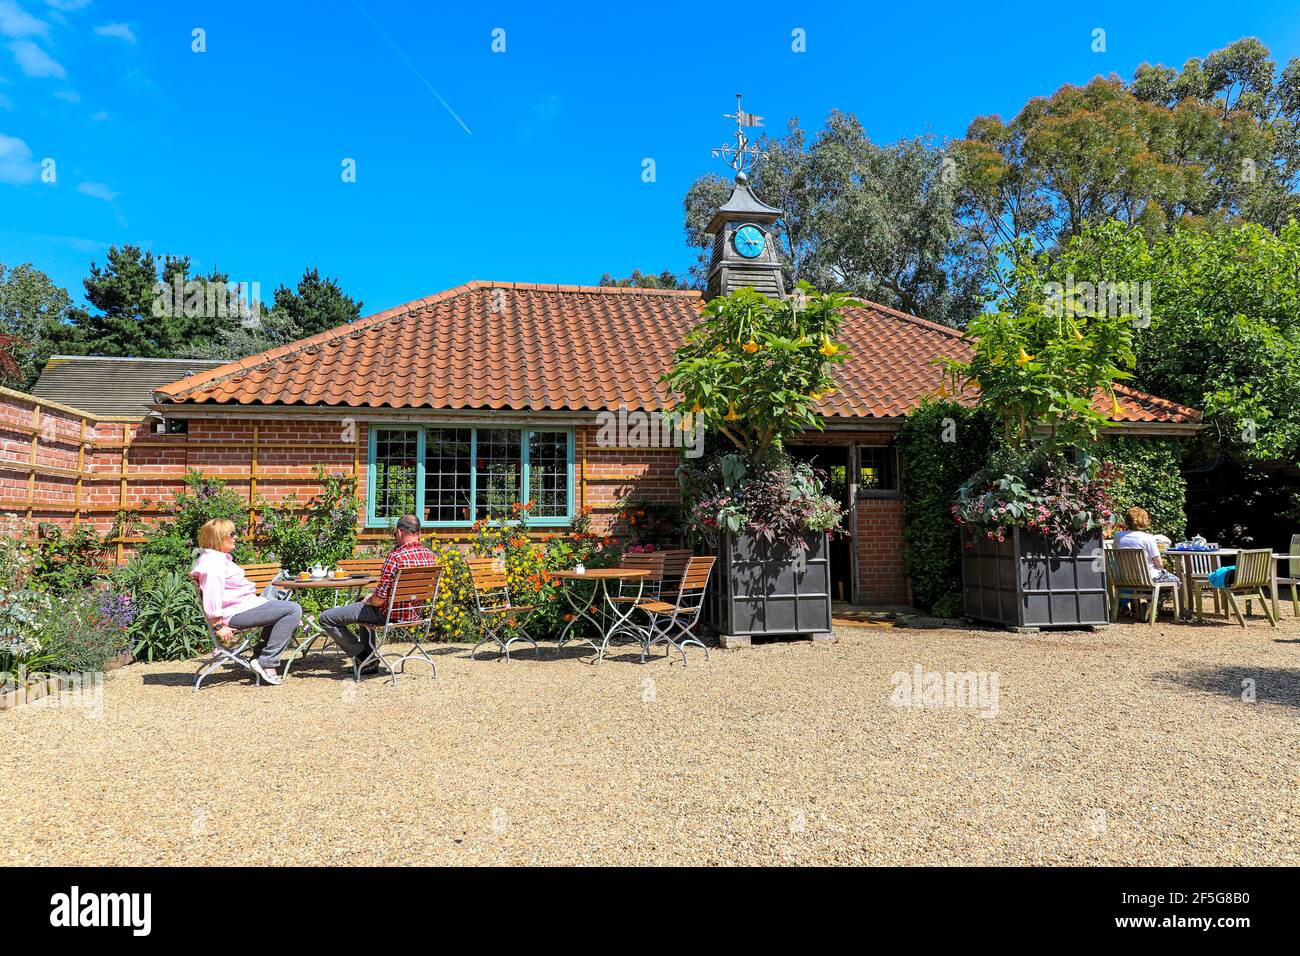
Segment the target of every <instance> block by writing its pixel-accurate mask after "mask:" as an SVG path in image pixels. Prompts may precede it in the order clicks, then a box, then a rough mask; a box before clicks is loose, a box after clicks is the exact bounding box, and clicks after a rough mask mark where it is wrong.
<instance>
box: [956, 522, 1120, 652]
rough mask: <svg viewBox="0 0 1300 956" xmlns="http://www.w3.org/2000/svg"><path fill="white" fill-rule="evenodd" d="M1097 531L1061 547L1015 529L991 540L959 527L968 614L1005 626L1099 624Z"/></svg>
mask: <svg viewBox="0 0 1300 956" xmlns="http://www.w3.org/2000/svg"><path fill="white" fill-rule="evenodd" d="M1101 553H1102V546H1101V533H1100V532H1097V533H1095V534H1093V535H1090V536H1089V537H1086V538H1084V539H1082V540H1080V541H1079V542H1078V544H1077V545H1076V546H1075V547H1074V548H1073V549H1070V550H1067V549H1064V548H1062V547H1060V546H1059V545H1058V544H1056V543H1055V542H1054V541H1050V540H1048V539H1047V538H1045V537H1043V536H1042V535H1037V534H1030V533H1028V532H1025V531H1022V530H1021V529H1019V528H1016V529H1013V531H1012V533H1011V534H1010V535H1008V536H1007V539H1006V540H1005V541H990V540H989V539H988V538H986V537H984V536H983V535H978V534H971V533H970V532H969V531H968V530H966V529H964V528H963V529H962V535H961V576H962V593H963V596H964V598H965V610H966V615H967V616H968V617H972V618H974V619H975V620H977V621H988V622H990V623H993V624H1003V625H1005V626H1007V627H1025V628H1039V627H1100V626H1104V625H1107V624H1109V623H1110V619H1109V617H1108V615H1107V606H1106V603H1107V594H1106V562H1105V561H1104V560H1103V559H1101V558H1099V557H1098V555H1100V554H1101Z"/></svg>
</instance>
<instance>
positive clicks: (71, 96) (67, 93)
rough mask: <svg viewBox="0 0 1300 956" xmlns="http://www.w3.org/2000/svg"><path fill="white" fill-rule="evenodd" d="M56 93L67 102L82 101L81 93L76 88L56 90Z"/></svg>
mask: <svg viewBox="0 0 1300 956" xmlns="http://www.w3.org/2000/svg"><path fill="white" fill-rule="evenodd" d="M54 95H55V96H56V97H58V98H59V99H61V100H63V101H64V102H66V103H80V102H81V94H80V93H78V92H77V91H76V90H56V91H55V93H54Z"/></svg>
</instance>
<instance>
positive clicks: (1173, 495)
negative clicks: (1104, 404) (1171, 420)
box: [1101, 437, 1187, 541]
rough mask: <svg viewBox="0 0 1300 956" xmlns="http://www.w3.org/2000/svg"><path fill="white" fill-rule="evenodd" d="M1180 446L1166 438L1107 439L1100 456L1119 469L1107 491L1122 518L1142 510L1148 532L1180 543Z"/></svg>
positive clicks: (1183, 499)
mask: <svg viewBox="0 0 1300 956" xmlns="http://www.w3.org/2000/svg"><path fill="white" fill-rule="evenodd" d="M1182 453H1183V447H1182V444H1181V443H1180V442H1177V441H1173V440H1171V439H1168V438H1142V437H1133V438H1108V439H1106V441H1105V443H1104V444H1103V446H1102V450H1101V456H1102V457H1103V458H1105V459H1107V460H1108V461H1113V462H1115V464H1116V465H1118V466H1119V480H1118V481H1117V482H1116V483H1115V487H1114V488H1112V489H1111V493H1112V495H1114V498H1115V502H1116V504H1117V505H1118V506H1119V512H1120V514H1121V515H1122V514H1123V513H1124V512H1125V511H1126V510H1127V509H1129V508H1132V507H1134V506H1137V507H1139V508H1145V509H1146V511H1147V512H1148V513H1149V514H1150V515H1151V529H1152V531H1155V532H1158V533H1160V534H1165V535H1168V536H1169V537H1170V538H1171V539H1173V540H1174V541H1181V540H1182V539H1183V537H1184V536H1185V535H1186V534H1187V480H1186V479H1185V478H1183V475H1182V472H1181V470H1180V469H1181V463H1182Z"/></svg>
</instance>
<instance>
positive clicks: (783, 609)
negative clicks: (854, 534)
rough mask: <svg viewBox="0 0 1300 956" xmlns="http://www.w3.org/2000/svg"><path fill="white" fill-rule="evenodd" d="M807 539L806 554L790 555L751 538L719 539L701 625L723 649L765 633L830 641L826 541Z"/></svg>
mask: <svg viewBox="0 0 1300 956" xmlns="http://www.w3.org/2000/svg"><path fill="white" fill-rule="evenodd" d="M807 541H808V549H807V550H806V551H795V550H793V549H791V548H789V547H787V546H785V545H783V544H779V543H777V544H771V545H769V544H767V542H765V541H763V540H761V539H760V538H757V537H755V536H754V535H751V534H739V535H731V534H723V535H721V537H720V538H719V541H718V563H717V567H716V568H715V569H714V572H713V576H712V577H711V578H710V579H709V593H708V596H707V597H706V599H705V603H704V623H705V624H707V625H708V626H709V627H710V628H712V629H713V630H714V631H716V632H717V633H718V634H719V635H720V637H721V638H722V642H723V644H724V645H727V646H729V645H730V644H732V643H747V639H748V638H750V637H755V636H766V635H772V636H777V635H782V636H784V635H794V634H807V635H810V636H812V637H814V638H818V639H829V638H830V636H831V569H830V543H829V541H828V539H827V536H826V534H825V533H821V532H809V533H808V535H807ZM729 638H730V639H732V640H731V641H728V639H729ZM736 639H739V640H736Z"/></svg>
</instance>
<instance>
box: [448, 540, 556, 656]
mask: <svg viewBox="0 0 1300 956" xmlns="http://www.w3.org/2000/svg"><path fill="white" fill-rule="evenodd" d="M465 563H466V564H467V565H469V575H470V581H471V582H472V583H473V585H474V607H475V610H476V611H477V612H478V621H479V627H480V628H482V629H483V633H484V635H485V636H484V637H483V638H482V639H481V640H480V641H479V642H478V643H477V644H475V645H474V647H473V649H471V650H470V652H469V656H470V660H473V659H474V655H475V654H477V653H478V649H479V648H480V647H482V646H483V645H484V644H486V643H488V642H489V641H492V642H495V643H496V645H497V646H498V647H500V648H501V650H502V652H503V653H504V655H505V657H504V659H505V660H507V661H508V660H510V645H511V644H513V643H514V642H515V641H527V642H528V643H529V644H531V645H533V652H534V653H535V654H536V655H537V656H538V657H541V656H542V651H541V648H539V647H538V646H537V642H536V641H535V640H533V639H532V638H531V637H530V636H529V635H528V632H527V631H525V630H524V629H523V627H522V626H521V624H522V622H523V621H525V620H527V619H528V618H529V617H530V616H531V615H532V613H533V612H534V611H536V610H537V607H538V606H537V605H536V604H514V603H512V602H511V600H510V584H509V582H508V581H507V580H506V565H505V561H504V560H503V559H501V558H466V559H465ZM515 630H518V632H519V633H517V634H515V633H513V632H514V631H515ZM503 635H509V636H506V637H503Z"/></svg>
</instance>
